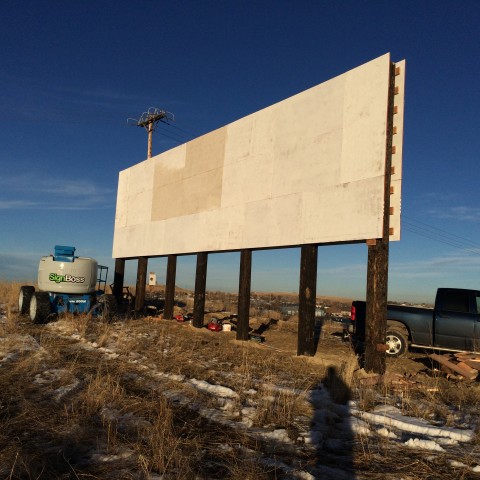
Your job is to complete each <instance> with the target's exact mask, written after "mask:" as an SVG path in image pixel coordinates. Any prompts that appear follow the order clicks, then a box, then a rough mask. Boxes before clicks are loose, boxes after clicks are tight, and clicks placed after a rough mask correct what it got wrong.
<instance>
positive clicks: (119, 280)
mask: <svg viewBox="0 0 480 480" xmlns="http://www.w3.org/2000/svg"><path fill="white" fill-rule="evenodd" d="M124 280H125V259H124V258H116V259H115V272H114V275H113V291H112V293H113V295H114V296H115V298H116V299H117V302H120V301H121V300H122V296H123V282H124Z"/></svg>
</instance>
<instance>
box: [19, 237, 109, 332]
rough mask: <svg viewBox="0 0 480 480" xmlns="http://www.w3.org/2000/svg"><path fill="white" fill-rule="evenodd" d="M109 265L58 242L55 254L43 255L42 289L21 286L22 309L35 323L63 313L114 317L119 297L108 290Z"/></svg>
mask: <svg viewBox="0 0 480 480" xmlns="http://www.w3.org/2000/svg"><path fill="white" fill-rule="evenodd" d="M107 275H108V267H105V266H103V265H98V263H97V261H96V260H94V259H93V258H88V257H78V256H75V247H68V246H63V245H56V246H55V254H54V255H50V256H45V257H42V258H41V259H40V264H39V267H38V291H35V287H33V286H30V285H26V286H22V287H21V288H20V293H19V296H18V310H19V312H20V313H22V314H26V313H29V314H30V318H31V319H32V321H33V322H34V323H45V322H47V321H48V320H49V319H51V318H52V317H53V316H55V315H58V314H60V313H67V312H68V313H89V314H92V315H93V316H96V317H100V318H102V319H105V320H110V319H111V316H112V315H113V314H114V313H115V312H116V309H117V300H116V298H115V296H114V295H111V294H106V293H105V287H106V284H107Z"/></svg>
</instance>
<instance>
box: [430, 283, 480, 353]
mask: <svg viewBox="0 0 480 480" xmlns="http://www.w3.org/2000/svg"><path fill="white" fill-rule="evenodd" d="M477 301H480V300H479V299H478V297H476V296H475V295H473V294H472V292H469V291H465V290H464V291H458V290H457V291H453V290H452V291H449V290H448V289H445V290H443V291H442V292H441V291H440V290H439V292H438V295H437V302H436V306H435V318H434V321H435V325H434V345H435V346H437V347H443V348H452V349H458V350H475V348H474V345H475V343H476V342H475V338H478V334H479V329H480V325H479V323H478V322H479V315H478V314H477V303H476V302H477Z"/></svg>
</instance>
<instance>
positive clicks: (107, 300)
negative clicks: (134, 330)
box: [97, 293, 117, 322]
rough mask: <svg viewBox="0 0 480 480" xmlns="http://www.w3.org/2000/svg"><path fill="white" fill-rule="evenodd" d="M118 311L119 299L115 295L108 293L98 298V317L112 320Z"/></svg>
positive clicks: (107, 320)
mask: <svg viewBox="0 0 480 480" xmlns="http://www.w3.org/2000/svg"><path fill="white" fill-rule="evenodd" d="M116 313H117V299H116V298H115V295H112V294H110V293H106V294H104V295H100V296H99V297H98V299H97V318H99V319H101V320H104V321H105V322H110V321H112V319H113V317H114V316H115V314H116Z"/></svg>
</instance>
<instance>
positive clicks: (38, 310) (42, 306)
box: [30, 292, 52, 323]
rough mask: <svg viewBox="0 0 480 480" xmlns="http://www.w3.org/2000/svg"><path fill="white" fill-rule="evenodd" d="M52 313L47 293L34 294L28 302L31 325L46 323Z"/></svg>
mask: <svg viewBox="0 0 480 480" xmlns="http://www.w3.org/2000/svg"><path fill="white" fill-rule="evenodd" d="M51 313H52V305H51V303H50V295H49V294H48V293H47V292H35V293H34V294H33V295H32V299H31V300H30V319H31V320H32V322H33V323H46V322H47V320H48V317H49V316H50V314H51Z"/></svg>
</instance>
